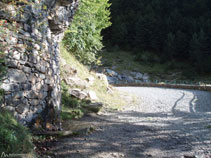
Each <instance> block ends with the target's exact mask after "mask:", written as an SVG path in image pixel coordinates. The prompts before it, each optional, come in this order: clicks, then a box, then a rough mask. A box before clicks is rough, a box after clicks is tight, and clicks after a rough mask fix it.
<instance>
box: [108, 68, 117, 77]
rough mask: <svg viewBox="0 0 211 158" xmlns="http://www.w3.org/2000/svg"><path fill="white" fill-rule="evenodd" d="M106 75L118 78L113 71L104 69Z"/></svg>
mask: <svg viewBox="0 0 211 158" xmlns="http://www.w3.org/2000/svg"><path fill="white" fill-rule="evenodd" d="M106 73H107V74H108V75H109V76H118V73H116V72H115V71H113V70H110V69H106Z"/></svg>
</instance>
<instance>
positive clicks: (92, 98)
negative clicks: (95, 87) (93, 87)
mask: <svg viewBox="0 0 211 158" xmlns="http://www.w3.org/2000/svg"><path fill="white" fill-rule="evenodd" d="M88 96H89V98H90V99H91V100H97V99H98V98H97V95H96V93H95V92H94V91H89V92H88Z"/></svg>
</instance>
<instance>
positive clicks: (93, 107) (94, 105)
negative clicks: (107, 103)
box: [85, 102, 103, 113]
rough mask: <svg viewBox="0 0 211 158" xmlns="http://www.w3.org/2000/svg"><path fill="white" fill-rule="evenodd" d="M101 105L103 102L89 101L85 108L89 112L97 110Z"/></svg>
mask: <svg viewBox="0 0 211 158" xmlns="http://www.w3.org/2000/svg"><path fill="white" fill-rule="evenodd" d="M102 107H103V103H101V102H96V103H90V104H88V105H87V106H86V107H85V108H86V109H87V110H89V111H91V112H96V113H97V112H99V111H100V109H101V108H102Z"/></svg>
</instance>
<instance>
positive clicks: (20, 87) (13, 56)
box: [0, 0, 78, 124]
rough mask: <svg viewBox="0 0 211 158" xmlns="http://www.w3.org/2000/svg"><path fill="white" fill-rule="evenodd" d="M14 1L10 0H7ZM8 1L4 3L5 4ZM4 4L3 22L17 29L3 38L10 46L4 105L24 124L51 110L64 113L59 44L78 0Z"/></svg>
mask: <svg viewBox="0 0 211 158" xmlns="http://www.w3.org/2000/svg"><path fill="white" fill-rule="evenodd" d="M7 1H8V2H10V1H9V0H7ZM3 2H4V3H3ZM3 2H1V1H0V3H1V4H0V6H1V7H0V20H2V19H4V20H7V22H8V23H14V22H15V23H16V26H17V30H16V31H10V30H9V29H8V30H6V31H7V35H8V34H9V36H4V37H1V38H0V44H4V45H5V44H6V45H7V47H6V49H5V54H6V66H7V67H8V70H7V75H6V76H5V77H4V79H3V82H2V84H1V88H3V89H4V91H5V95H4V103H3V104H2V105H1V106H2V107H4V108H7V109H9V110H10V111H12V112H13V113H14V115H15V116H16V118H17V119H18V120H19V121H20V122H21V123H23V124H27V123H29V122H31V120H32V119H33V118H35V117H36V116H37V115H38V114H40V113H41V112H43V111H46V113H45V117H47V116H48V113H49V111H50V108H53V109H54V110H58V111H59V110H60V98H61V94H60V70H59V58H60V57H59V42H60V41H61V39H62V37H63V34H64V30H65V29H66V28H67V27H68V26H69V25H70V23H71V20H72V17H73V15H74V12H75V10H76V8H77V6H78V1H77V0H31V1H29V0H28V1H27V0H24V1H23V0H19V1H16V4H11V3H6V2H5V1H3Z"/></svg>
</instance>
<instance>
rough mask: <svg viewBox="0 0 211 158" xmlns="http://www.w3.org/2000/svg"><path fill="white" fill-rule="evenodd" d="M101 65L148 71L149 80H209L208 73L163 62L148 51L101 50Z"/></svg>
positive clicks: (114, 68)
mask: <svg viewBox="0 0 211 158" xmlns="http://www.w3.org/2000/svg"><path fill="white" fill-rule="evenodd" d="M101 55H102V59H103V67H109V68H111V69H113V70H115V71H116V72H118V73H122V72H126V73H127V72H129V71H136V72H141V73H148V74H149V75H150V77H151V80H159V79H162V80H175V79H176V80H190V81H210V80H211V75H210V74H204V75H203V74H197V73H196V72H195V70H194V69H193V66H192V65H190V64H188V63H185V62H182V61H181V62H178V61H171V62H165V63H163V62H162V61H161V60H160V59H159V57H158V56H156V55H155V54H153V53H150V52H143V53H142V54H140V55H135V54H134V53H132V52H126V51H121V50H116V51H103V52H102V53H101Z"/></svg>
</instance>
